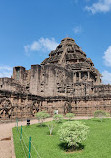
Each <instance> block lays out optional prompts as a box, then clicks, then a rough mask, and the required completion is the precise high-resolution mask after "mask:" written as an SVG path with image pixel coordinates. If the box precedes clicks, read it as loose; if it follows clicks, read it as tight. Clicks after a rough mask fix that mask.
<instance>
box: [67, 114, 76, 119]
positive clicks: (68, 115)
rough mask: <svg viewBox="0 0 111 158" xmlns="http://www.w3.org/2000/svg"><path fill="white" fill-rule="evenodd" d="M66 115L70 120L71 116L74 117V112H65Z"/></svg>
mask: <svg viewBox="0 0 111 158" xmlns="http://www.w3.org/2000/svg"><path fill="white" fill-rule="evenodd" d="M66 117H67V118H68V119H69V120H71V119H72V118H73V117H74V114H73V113H67V114H66Z"/></svg>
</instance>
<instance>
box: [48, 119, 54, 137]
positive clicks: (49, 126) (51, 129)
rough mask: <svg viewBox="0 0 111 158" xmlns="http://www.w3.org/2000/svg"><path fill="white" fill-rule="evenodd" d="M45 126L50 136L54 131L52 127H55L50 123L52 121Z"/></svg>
mask: <svg viewBox="0 0 111 158" xmlns="http://www.w3.org/2000/svg"><path fill="white" fill-rule="evenodd" d="M47 126H48V128H49V132H50V135H52V132H53V129H54V127H55V124H54V122H52V121H50V122H48V125H47Z"/></svg>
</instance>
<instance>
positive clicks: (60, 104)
mask: <svg viewBox="0 0 111 158" xmlns="http://www.w3.org/2000/svg"><path fill="white" fill-rule="evenodd" d="M42 110H45V111H47V112H48V113H50V114H51V115H53V114H54V111H55V110H58V112H59V114H64V115H65V114H66V113H68V112H73V113H75V115H76V116H93V115H94V112H95V111H96V110H104V111H106V112H109V113H110V114H111V95H105V96H103V95H102V96H87V97H86V96H84V97H73V98H71V97H70V98H69V97H63V96H61V97H60V96H59V97H57V96H56V97H47V98H46V97H44V98H43V97H40V96H36V95H32V94H23V93H14V92H10V91H0V120H3V119H7V120H11V119H16V118H21V119H23V118H34V117H35V113H37V112H38V111H42Z"/></svg>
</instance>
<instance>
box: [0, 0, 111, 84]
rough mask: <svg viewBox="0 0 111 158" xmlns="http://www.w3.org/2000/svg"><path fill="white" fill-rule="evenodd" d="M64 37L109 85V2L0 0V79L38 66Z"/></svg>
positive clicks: (110, 49)
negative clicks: (72, 40) (83, 54)
mask: <svg viewBox="0 0 111 158" xmlns="http://www.w3.org/2000/svg"><path fill="white" fill-rule="evenodd" d="M67 36H68V37H71V38H73V39H75V41H76V43H77V44H78V45H79V46H80V47H81V48H82V50H83V51H84V52H85V53H86V54H87V56H88V57H89V58H91V59H92V61H93V62H94V65H95V67H96V68H97V69H98V70H99V71H100V73H101V74H102V75H103V82H104V83H111V0H19V1H18V0H10V1H9V0H0V59H1V60H0V77H6V76H8V77H9V76H11V74H12V68H13V67H14V66H18V65H20V66H24V67H26V69H30V66H31V65H33V64H40V63H41V62H42V61H43V60H44V59H45V58H46V57H48V54H49V53H50V51H51V50H52V49H55V47H56V46H57V45H58V44H59V43H60V41H61V40H62V39H63V38H65V37H67Z"/></svg>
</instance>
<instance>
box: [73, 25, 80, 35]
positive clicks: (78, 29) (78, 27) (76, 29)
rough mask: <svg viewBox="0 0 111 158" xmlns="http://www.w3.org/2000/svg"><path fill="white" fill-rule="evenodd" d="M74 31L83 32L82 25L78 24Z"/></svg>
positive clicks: (76, 32)
mask: <svg viewBox="0 0 111 158" xmlns="http://www.w3.org/2000/svg"><path fill="white" fill-rule="evenodd" d="M73 31H74V33H75V34H79V33H81V32H82V27H81V26H76V27H74V29H73Z"/></svg>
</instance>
